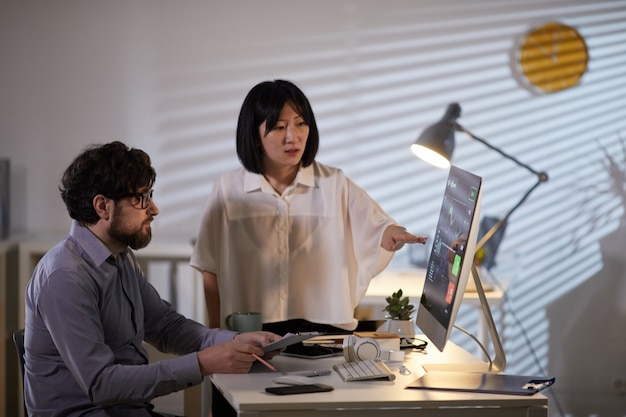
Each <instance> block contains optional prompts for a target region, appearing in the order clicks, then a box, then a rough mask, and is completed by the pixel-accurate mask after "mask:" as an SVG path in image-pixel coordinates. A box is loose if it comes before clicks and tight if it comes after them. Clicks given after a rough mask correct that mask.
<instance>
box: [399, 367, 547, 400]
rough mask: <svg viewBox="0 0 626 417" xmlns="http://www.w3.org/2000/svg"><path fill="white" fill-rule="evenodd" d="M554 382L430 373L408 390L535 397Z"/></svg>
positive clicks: (526, 377) (542, 378)
mask: <svg viewBox="0 0 626 417" xmlns="http://www.w3.org/2000/svg"><path fill="white" fill-rule="evenodd" d="M554 382H555V378H550V377H547V378H546V377H540V376H525V375H506V374H491V373H481V372H445V371H444V372H428V373H427V374H426V375H424V376H423V377H421V378H420V379H418V380H416V381H413V382H412V383H411V384H409V385H408V386H407V387H406V388H415V389H430V390H444V391H469V392H488V393H494V394H514V395H533V394H536V393H538V392H539V391H542V390H544V389H546V388H548V387H549V386H551V385H552V384H554Z"/></svg>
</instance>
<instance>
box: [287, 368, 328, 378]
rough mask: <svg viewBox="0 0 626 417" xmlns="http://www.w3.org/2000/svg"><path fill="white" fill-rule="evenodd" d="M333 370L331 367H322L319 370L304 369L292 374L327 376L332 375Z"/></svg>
mask: <svg viewBox="0 0 626 417" xmlns="http://www.w3.org/2000/svg"><path fill="white" fill-rule="evenodd" d="M331 372H332V371H331V370H330V369H322V370H319V371H302V372H290V374H291V375H299V376H308V377H314V376H326V375H330V374H331Z"/></svg>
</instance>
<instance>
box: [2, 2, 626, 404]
mask: <svg viewBox="0 0 626 417" xmlns="http://www.w3.org/2000/svg"><path fill="white" fill-rule="evenodd" d="M546 20H559V21H562V22H564V23H568V24H571V25H574V26H576V27H577V28H578V29H579V30H580V32H581V33H582V34H583V35H584V36H585V38H586V40H587V43H588V47H589V51H590V56H591V60H590V62H589V72H588V73H587V74H586V75H585V76H584V78H583V80H582V82H581V84H580V85H579V86H577V87H575V88H573V89H570V90H567V91H564V92H561V93H557V94H551V95H537V94H534V93H531V92H530V91H529V90H527V89H525V88H524V87H522V86H521V85H520V84H519V83H518V82H517V80H516V78H515V76H514V72H513V68H512V58H513V51H514V47H515V44H516V42H517V41H518V40H519V38H520V36H521V35H523V34H524V33H525V32H526V31H527V30H528V29H530V27H531V26H532V25H534V24H536V23H538V22H543V21H546ZM625 42H626V2H624V1H593V0H587V1H583V0H579V1H576V0H540V1H533V0H529V1H523V2H520V1H514V0H501V1H497V0H491V1H487V0H483V1H473V2H466V1H464V0H442V1H437V2H430V1H425V0H423V1H416V0H412V1H411V0H406V1H402V0H387V1H385V2H379V1H369V0H361V1H357V0H351V1H334V0H322V1H315V2H304V1H287V0H283V1H281V0H268V1H262V2H261V1H259V2H254V1H228V2H226V1H222V2H218V1H182V2H168V1H148V0H134V1H107V2H105V1H101V2H96V1H90V2H87V1H70V0H63V1H55V2H47V1H29V2H17V1H3V2H1V3H0V57H1V59H2V60H1V61H0V62H1V64H0V92H1V93H0V157H8V158H10V160H11V164H12V168H11V176H12V177H11V191H12V192H11V199H12V201H11V217H12V224H11V228H12V230H13V232H14V233H20V232H29V233H61V234H63V233H66V231H67V228H68V225H69V220H68V217H67V214H66V213H65V209H64V206H63V204H62V201H61V199H60V198H59V195H58V191H57V186H58V183H59V178H60V175H61V173H62V172H63V170H64V168H65V167H66V166H67V165H68V164H69V163H70V161H71V160H72V158H73V157H74V156H75V155H76V154H77V153H78V152H80V150H81V149H82V148H83V147H85V146H86V145H88V144H91V143H95V142H105V141H110V140H113V139H121V140H124V141H125V142H127V143H128V144H129V145H132V146H136V147H140V148H142V149H144V150H146V151H147V152H149V153H150V155H151V156H152V158H153V162H154V165H155V167H156V169H157V172H158V176H157V184H156V187H155V200H156V202H157V204H158V205H159V208H160V209H161V215H160V216H159V217H158V219H157V221H156V222H155V224H154V233H155V235H156V236H160V237H166V236H176V237H183V238H185V239H191V238H193V236H194V235H195V230H196V227H197V224H198V221H199V216H200V213H201V211H202V209H203V206H204V202H205V198H206V196H207V194H208V193H209V190H210V188H211V185H212V181H213V180H214V179H215V177H216V176H217V175H219V174H220V173H222V172H224V171H225V170H228V169H230V168H233V167H236V166H238V161H237V158H236V155H235V152H234V129H235V125H236V118H237V114H238V110H239V106H240V104H241V102H242V100H243V98H244V96H245V94H246V93H247V91H248V90H249V89H250V88H251V87H252V86H253V85H254V84H256V83H257V82H259V81H262V80H266V79H274V78H286V79H290V80H292V81H295V82H296V83H298V84H299V85H300V86H301V87H302V88H303V89H304V91H305V92H306V93H307V94H308V96H309V98H310V100H311V102H312V104H313V107H314V110H315V111H316V116H317V119H318V123H319V127H320V131H321V150H320V153H319V157H318V159H319V160H320V161H322V162H325V163H329V164H332V165H336V166H340V167H342V168H343V169H344V170H345V171H346V172H347V173H348V174H349V175H350V176H351V177H352V178H353V179H354V180H355V181H356V182H357V183H358V184H360V185H361V186H363V187H364V188H365V189H366V190H367V191H368V192H370V194H371V195H372V196H373V197H375V198H376V199H377V200H378V201H379V202H380V203H381V205H382V206H383V207H384V208H385V209H386V210H387V211H388V212H389V213H390V214H391V215H393V216H394V217H395V218H396V219H397V220H398V221H399V222H400V223H402V224H404V225H406V226H408V227H409V228H410V229H411V230H412V231H414V232H417V233H426V234H428V233H432V231H433V230H434V227H435V223H436V220H437V219H436V216H437V213H438V210H439V205H440V199H439V198H440V196H441V192H442V191H443V181H444V179H445V177H446V175H447V173H446V172H443V171H438V170H435V169H434V168H431V167H429V166H427V165H426V164H425V163H423V162H421V161H418V160H416V159H414V158H413V157H412V156H411V155H410V153H409V152H408V146H409V144H410V143H411V142H412V141H413V140H414V138H415V137H416V136H417V134H418V133H419V132H420V131H421V129H423V128H424V127H426V126H427V125H429V124H430V123H432V122H434V121H436V120H438V119H439V118H440V117H441V116H442V115H443V112H444V110H445V108H446V106H447V105H448V103H450V102H452V101H457V102H459V103H460V104H461V106H462V108H463V114H462V117H461V119H460V120H459V122H460V123H461V124H462V125H463V126H465V127H466V128H467V129H468V130H470V131H472V132H473V133H474V134H476V135H478V136H480V137H483V138H485V139H487V140H489V141H490V142H491V143H493V144H494V145H496V146H498V147H501V148H502V149H505V150H506V151H507V152H509V153H511V154H513V155H515V156H516V157H518V158H519V159H520V160H522V161H523V162H526V163H528V164H529V165H531V166H532V167H534V168H536V169H538V170H545V171H547V172H548V173H549V174H550V181H549V182H548V183H547V184H544V185H542V186H541V187H540V188H539V189H537V191H535V193H534V194H532V196H531V197H530V198H529V200H528V201H527V203H526V204H525V205H524V206H522V208H520V209H519V210H518V211H517V212H516V213H515V214H514V215H513V217H512V218H511V223H510V225H509V227H508V229H507V233H506V238H505V240H504V243H503V246H502V247H501V256H500V266H501V274H502V275H501V277H502V278H503V279H506V280H507V281H509V284H510V290H509V296H510V304H509V314H507V315H506V327H505V328H504V329H503V332H504V335H505V339H506V341H505V345H506V349H507V354H508V356H509V358H508V359H509V363H510V365H509V371H510V372H517V373H541V370H540V369H539V367H538V366H537V362H538V363H539V364H540V365H541V367H542V368H545V369H546V370H547V372H549V373H550V374H553V375H556V376H557V381H558V382H557V385H556V387H555V388H554V389H553V390H552V392H554V393H558V394H559V395H558V397H557V398H556V399H555V400H554V401H553V402H552V404H554V406H553V410H554V412H557V411H558V408H559V407H557V405H560V406H561V407H560V408H562V409H564V411H566V412H569V413H573V412H574V411H577V410H581V411H580V414H576V415H590V414H593V413H600V412H602V411H604V410H609V411H605V412H608V413H609V414H611V410H617V409H618V408H611V407H618V406H620V401H621V405H623V398H624V397H619V396H618V394H617V391H616V390H615V388H614V386H613V385H614V382H615V379H616V378H623V379H624V380H626V355H624V353H625V352H626V332H624V331H623V329H624V327H625V324H626V311H625V310H626V307H625V306H626V284H624V282H625V280H624V278H625V271H624V260H623V256H622V252H623V247H624V243H626V242H624V238H623V236H624V235H623V234H621V233H622V231H623V229H622V227H623V223H624V219H625V218H626V217H625V216H624V212H623V208H624V201H625V195H624V183H625V181H626V180H625V179H624V175H626V172H625V164H624V162H625V160H626V151H625V150H624V147H623V146H624V143H625V142H624V136H625V135H626V117H625V116H626V110H625V108H626V106H625V104H626V69H625V68H626V65H625V64H626V54H624V48H623V45H624V43H625ZM610 158H613V162H614V165H609V163H610V162H611V159H610ZM454 163H455V164H456V165H459V166H461V167H463V168H466V169H469V170H471V171H473V172H475V173H477V174H479V175H481V176H483V178H484V181H485V193H484V198H483V213H485V214H492V215H499V214H503V213H504V212H506V211H507V210H508V209H509V208H510V207H511V206H512V205H513V204H514V203H515V202H516V201H517V200H518V199H519V198H520V197H521V195H522V194H523V193H524V192H525V191H526V190H527V189H528V188H529V187H530V186H531V185H532V184H533V183H534V181H535V179H534V177H533V176H532V175H529V173H528V172H526V171H524V170H523V169H521V168H519V167H517V166H515V165H514V164H512V163H511V162H510V161H507V160H505V159H503V158H502V157H501V156H499V155H497V154H496V153H495V152H491V151H489V150H487V149H486V148H485V147H484V146H482V145H480V144H478V143H475V142H472V141H471V140H470V139H469V138H467V137H464V136H461V135H459V137H458V138H457V150H456V154H455V161H454ZM573 243H577V244H576V245H574V244H573ZM609 248H611V253H607V250H608V249H609ZM396 258H397V259H396V264H399V265H402V264H403V263H406V258H407V256H406V253H404V252H401V253H399V254H398V255H397V257H396ZM465 320H466V321H467V320H470V319H467V318H466V319H465ZM520 322H521V323H523V325H521V326H520ZM524 330H525V332H524ZM527 339H530V340H531V341H532V345H533V346H534V348H535V351H536V355H537V359H536V360H535V359H534V352H533V351H531V350H529V348H528V344H527ZM582 346H585V347H586V348H587V349H585V350H582V349H581V347H582ZM581 362H588V363H589V364H596V363H604V364H605V366H600V367H598V368H596V367H592V366H591V365H589V366H585V367H584V368H583V367H582V365H581ZM582 369H584V372H583V371H582ZM596 369H597V370H596ZM590 373H591V375H592V376H593V384H592V385H593V386H592V387H591V389H592V391H594V392H593V395H591V396H589V395H586V394H585V395H583V394H581V392H582V391H583V390H587V389H589V387H588V386H586V385H585V384H584V382H585V378H588V377H589V375H590ZM577 398H578V399H580V398H582V400H577ZM607 407H609V408H607ZM622 410H623V407H622Z"/></svg>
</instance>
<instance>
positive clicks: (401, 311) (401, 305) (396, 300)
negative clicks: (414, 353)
mask: <svg viewBox="0 0 626 417" xmlns="http://www.w3.org/2000/svg"><path fill="white" fill-rule="evenodd" d="M386 301H387V306H386V307H385V308H384V310H383V311H386V312H387V313H388V315H387V323H386V330H387V331H389V332H392V333H395V334H397V335H399V336H400V337H413V336H414V335H415V328H414V326H413V320H411V318H412V317H411V316H412V314H413V312H414V311H415V306H414V305H413V304H411V303H410V300H409V297H403V296H402V289H399V290H398V291H396V292H394V293H393V294H392V295H391V296H390V297H387V298H386Z"/></svg>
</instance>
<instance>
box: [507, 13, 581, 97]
mask: <svg viewBox="0 0 626 417" xmlns="http://www.w3.org/2000/svg"><path fill="white" fill-rule="evenodd" d="M517 52H518V54H517V64H518V66H519V70H520V72H521V75H522V77H523V79H524V80H525V82H526V83H528V84H530V85H531V86H533V88H536V89H538V91H539V92H543V93H555V92H557V91H562V90H565V89H567V88H570V87H573V86H575V85H577V84H578V82H579V81H580V79H581V77H582V76H583V74H584V73H585V72H586V71H587V63H588V62H589V52H588V50H587V44H586V43H585V40H584V38H583V37H582V36H581V35H580V33H578V31H577V30H576V29H575V28H573V27H571V26H568V25H565V24H563V23H558V22H549V23H544V24H541V25H539V26H536V27H534V28H533V29H531V30H530V31H529V32H528V33H527V34H526V35H525V36H524V37H523V38H522V40H521V42H520V44H519V47H518V49H517Z"/></svg>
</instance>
